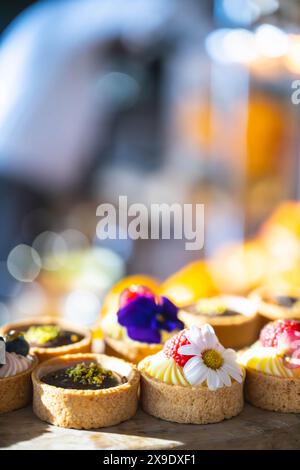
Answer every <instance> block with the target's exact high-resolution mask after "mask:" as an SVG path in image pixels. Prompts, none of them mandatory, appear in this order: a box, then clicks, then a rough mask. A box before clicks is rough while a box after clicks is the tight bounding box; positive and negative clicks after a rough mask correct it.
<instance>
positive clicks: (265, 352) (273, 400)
mask: <svg viewBox="0 0 300 470" xmlns="http://www.w3.org/2000/svg"><path fill="white" fill-rule="evenodd" d="M239 363H240V364H242V365H243V366H244V367H245V368H246V371H247V374H246V383H245V396H246V399H247V400H248V401H249V402H250V403H252V404H253V405H255V406H258V407H260V408H264V409H266V410H272V411H281V412H293V413H300V321H297V320H289V319H285V320H276V321H274V322H270V323H268V324H267V325H265V326H264V328H263V329H262V330H261V333H260V337H259V340H258V341H257V342H256V343H254V344H253V345H252V346H251V347H250V348H248V349H246V350H245V351H243V352H241V354H240V357H239Z"/></svg>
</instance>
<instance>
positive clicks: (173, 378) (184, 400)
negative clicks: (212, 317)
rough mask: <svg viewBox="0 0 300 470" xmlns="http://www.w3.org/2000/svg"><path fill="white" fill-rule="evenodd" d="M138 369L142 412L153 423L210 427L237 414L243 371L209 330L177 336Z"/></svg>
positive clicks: (207, 327)
mask: <svg viewBox="0 0 300 470" xmlns="http://www.w3.org/2000/svg"><path fill="white" fill-rule="evenodd" d="M138 369H139V370H140V373H141V401H142V407H143V409H144V410H145V411H146V412H147V413H149V414H151V415H153V416H156V417H158V418H161V419H164V420H167V421H174V422H177V423H194V424H206V423H216V422H218V421H222V420H224V419H228V418H232V417H233V416H236V415H237V414H239V413H240V411H241V410H242V408H243V382H244V376H245V374H244V370H243V367H241V366H240V365H239V364H238V363H237V361H236V353H235V351H234V350H233V349H225V348H224V347H223V346H222V345H221V344H220V342H219V340H218V338H217V336H216V334H215V332H214V329H213V328H212V326H211V325H209V324H205V325H202V326H195V325H192V326H191V327H190V328H189V329H185V330H182V331H180V332H179V333H178V334H177V335H175V336H173V337H172V338H171V339H169V340H168V341H167V342H166V344H165V345H164V348H163V350H162V351H160V352H158V353H156V354H154V355H152V356H148V357H146V358H144V359H143V360H142V361H141V362H140V363H139V366H138Z"/></svg>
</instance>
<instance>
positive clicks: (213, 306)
mask: <svg viewBox="0 0 300 470" xmlns="http://www.w3.org/2000/svg"><path fill="white" fill-rule="evenodd" d="M197 307H198V311H199V312H200V313H203V314H207V315H209V314H210V313H211V312H214V313H217V314H220V315H222V313H224V312H225V311H226V310H227V307H226V305H224V304H222V303H220V301H219V300H215V299H211V300H210V299H208V300H201V301H200V302H198V305H197Z"/></svg>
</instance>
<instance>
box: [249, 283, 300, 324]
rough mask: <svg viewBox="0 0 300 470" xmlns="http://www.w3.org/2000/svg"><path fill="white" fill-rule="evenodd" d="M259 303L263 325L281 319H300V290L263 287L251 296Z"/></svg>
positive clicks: (295, 288)
mask: <svg viewBox="0 0 300 470" xmlns="http://www.w3.org/2000/svg"><path fill="white" fill-rule="evenodd" d="M249 298H250V299H253V300H254V301H255V302H256V303H257V307H258V313H259V315H260V316H261V319H262V325H263V324H264V323H267V322H268V321H270V320H278V319H280V318H282V319H286V318H295V319H300V288H298V287H292V286H291V287H287V286H284V287H283V286H280V287H279V286H278V287H277V286H274V287H270V286H262V287H260V288H258V289H255V290H254V291H253V292H252V293H251V294H250V296H249Z"/></svg>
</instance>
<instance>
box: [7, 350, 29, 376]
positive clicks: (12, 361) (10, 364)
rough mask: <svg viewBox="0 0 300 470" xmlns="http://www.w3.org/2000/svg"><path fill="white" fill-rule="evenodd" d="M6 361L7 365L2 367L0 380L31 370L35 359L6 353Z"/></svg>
mask: <svg viewBox="0 0 300 470" xmlns="http://www.w3.org/2000/svg"><path fill="white" fill-rule="evenodd" d="M5 360H6V363H5V364H3V365H2V367H0V379H3V378H4V377H12V376H13V375H17V374H20V373H21V372H24V371H25V370H27V369H29V367H30V366H31V364H32V360H33V359H32V357H30V356H26V357H25V356H21V355H20V354H16V353H9V352H6V353H5Z"/></svg>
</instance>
